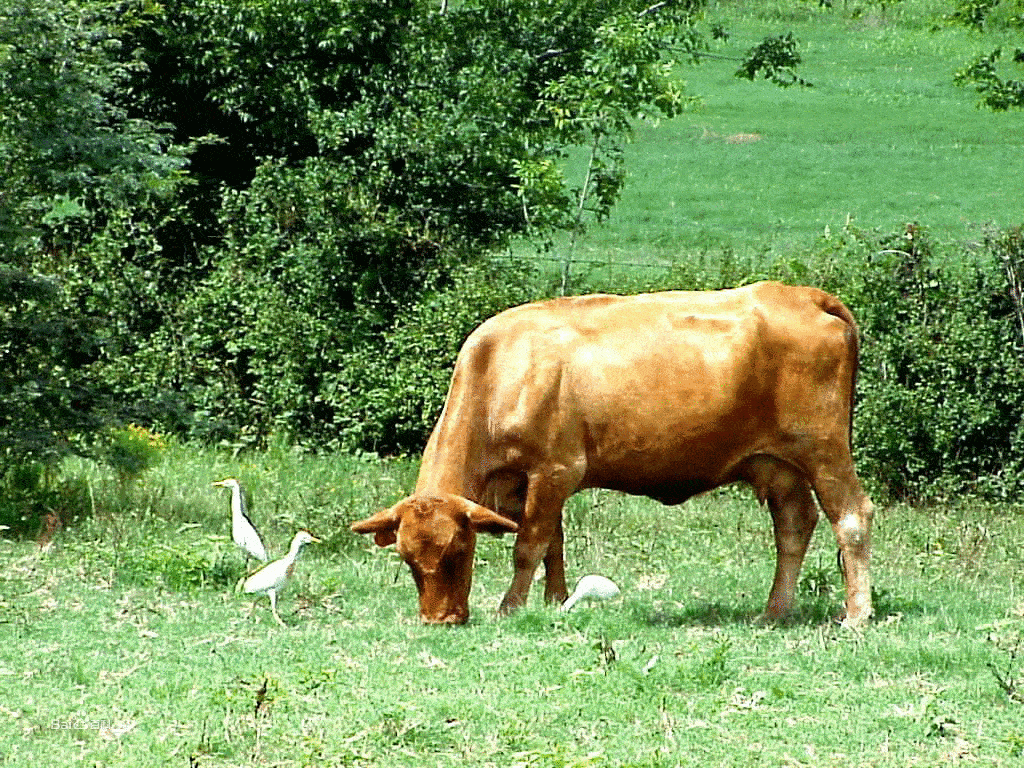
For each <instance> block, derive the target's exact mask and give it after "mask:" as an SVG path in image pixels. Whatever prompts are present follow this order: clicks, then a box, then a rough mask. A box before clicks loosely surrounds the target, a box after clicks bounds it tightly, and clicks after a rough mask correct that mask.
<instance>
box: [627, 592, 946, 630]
mask: <svg viewBox="0 0 1024 768" xmlns="http://www.w3.org/2000/svg"><path fill="white" fill-rule="evenodd" d="M873 602H874V614H873V616H872V622H873V623H875V624H878V623H883V622H886V621H888V620H889V619H892V618H893V617H897V616H918V615H921V614H924V613H926V612H927V607H926V606H925V605H924V604H923V603H921V602H920V601H918V600H902V599H900V598H899V597H898V596H894V595H892V594H890V593H888V592H886V591H882V592H880V593H876V594H875V596H874V601H873ZM841 610H842V603H841V600H840V601H831V600H823V599H819V600H805V601H804V602H802V603H799V604H798V605H797V608H796V610H794V611H793V613H792V614H790V615H789V616H787V617H786V618H785V619H782V620H780V621H777V622H774V624H775V626H779V627H789V626H816V625H820V624H836V623H838V621H839V618H838V617H839V614H840V612H841ZM632 612H633V616H634V618H635V619H636V621H637V622H638V623H641V624H647V625H648V626H652V627H726V626H735V625H743V624H749V625H757V624H762V623H765V621H766V620H765V619H764V606H763V605H761V604H755V603H735V604H726V603H721V602H694V603H690V604H688V605H678V604H677V605H674V606H669V607H666V606H654V605H640V604H634V605H633V606H632Z"/></svg>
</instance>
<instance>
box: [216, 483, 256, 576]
mask: <svg viewBox="0 0 1024 768" xmlns="http://www.w3.org/2000/svg"><path fill="white" fill-rule="evenodd" d="M214 485H217V486H220V487H221V488H230V489H231V538H232V539H234V541H235V544H237V545H238V546H239V547H241V548H242V550H243V551H244V552H245V555H246V558H245V562H246V565H248V564H249V558H250V557H254V558H256V559H257V560H259V561H260V562H261V563H265V562H267V550H266V548H265V547H264V546H263V540H262V539H261V538H260V535H259V533H258V532H257V531H256V526H255V525H253V524H252V520H250V519H249V517H248V516H247V515H246V514H245V494H243V493H242V486H241V484H240V483H239V482H238V481H237V480H236V479H235V478H233V477H229V478H226V479H224V480H219V481H217V482H216V483H214Z"/></svg>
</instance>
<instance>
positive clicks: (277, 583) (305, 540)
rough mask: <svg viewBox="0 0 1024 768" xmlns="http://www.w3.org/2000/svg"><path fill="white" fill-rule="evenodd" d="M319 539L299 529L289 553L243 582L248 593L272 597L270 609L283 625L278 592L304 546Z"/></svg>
mask: <svg viewBox="0 0 1024 768" xmlns="http://www.w3.org/2000/svg"><path fill="white" fill-rule="evenodd" d="M319 541H320V539H318V538H317V537H316V536H314V535H313V534H311V533H310V532H309V531H299V532H298V533H296V534H295V538H293V539H292V545H291V547H290V548H289V549H288V554H287V555H285V556H284V557H282V558H281V559H280V560H275V561H274V562H272V563H271V564H270V565H267V566H264V567H263V568H260V569H259V570H258V571H256V573H254V574H253V575H252V576H250V577H249V578H247V579H246V580H245V581H244V582H243V583H242V589H243V590H244V591H245V592H246V593H247V594H250V595H252V594H260V595H266V596H267V597H269V598H270V610H271V612H272V613H273V614H274V618H275V619H277V623H278V624H280V625H281V626H282V627H283V626H286V625H285V623H284V622H283V621H281V617H280V616H278V615H277V593H278V591H279V590H280V589H281V588H282V587H283V586H284V585H285V582H286V581H288V579H289V578H290V577H291V575H292V571H293V570H294V569H295V561H296V560H298V559H299V554H300V553H301V552H302V548H303V547H305V546H306V545H307V544H312V543H314V542H316V543H319Z"/></svg>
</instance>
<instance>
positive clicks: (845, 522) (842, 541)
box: [812, 459, 874, 627]
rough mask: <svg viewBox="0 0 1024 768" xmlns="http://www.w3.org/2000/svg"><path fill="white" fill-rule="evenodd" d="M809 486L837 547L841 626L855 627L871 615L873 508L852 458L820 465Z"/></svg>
mask: <svg viewBox="0 0 1024 768" xmlns="http://www.w3.org/2000/svg"><path fill="white" fill-rule="evenodd" d="M812 484H813V486H814V492H815V493H816V494H817V496H818V502H819V503H820V504H821V508H822V509H824V510H825V514H826V515H827V516H828V519H829V522H830V523H832V530H833V531H834V532H835V535H836V541H837V542H838V544H839V554H840V561H841V562H842V566H843V576H844V577H845V579H846V612H845V616H844V618H843V624H844V625H845V626H849V627H856V626H858V625H860V624H863V623H864V622H866V621H867V620H868V619H869V618H870V616H871V577H870V573H869V566H870V560H871V523H872V519H873V517H874V507H873V506H872V504H871V499H869V498H868V497H867V495H866V494H865V493H864V490H863V488H862V487H861V484H860V480H858V478H857V473H856V472H855V471H854V468H853V460H852V459H844V460H843V461H838V462H833V463H831V464H823V465H822V466H821V467H820V468H819V469H818V471H817V472H815V473H814V474H813V480H812Z"/></svg>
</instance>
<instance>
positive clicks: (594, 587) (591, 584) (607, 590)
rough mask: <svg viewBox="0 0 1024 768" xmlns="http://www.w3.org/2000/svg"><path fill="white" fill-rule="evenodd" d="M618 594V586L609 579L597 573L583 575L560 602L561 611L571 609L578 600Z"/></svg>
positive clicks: (605, 597)
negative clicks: (569, 593)
mask: <svg viewBox="0 0 1024 768" xmlns="http://www.w3.org/2000/svg"><path fill="white" fill-rule="evenodd" d="M618 594H619V586H618V584H616V583H615V582H614V581H612V580H611V579H608V578H605V577H604V576H598V575H597V574H591V575H589V576H584V577H583V578H582V579H580V580H579V583H578V584H577V585H576V589H575V590H573V593H572V594H571V595H569V599H568V600H566V601H565V602H564V603H562V608H561V610H562V611H571V610H572V607H573V606H574V605H576V603H578V602H579V601H580V600H610V599H611V598H613V597H615V596H616V595H618Z"/></svg>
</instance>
